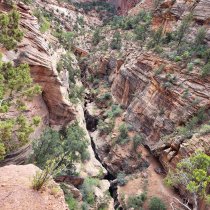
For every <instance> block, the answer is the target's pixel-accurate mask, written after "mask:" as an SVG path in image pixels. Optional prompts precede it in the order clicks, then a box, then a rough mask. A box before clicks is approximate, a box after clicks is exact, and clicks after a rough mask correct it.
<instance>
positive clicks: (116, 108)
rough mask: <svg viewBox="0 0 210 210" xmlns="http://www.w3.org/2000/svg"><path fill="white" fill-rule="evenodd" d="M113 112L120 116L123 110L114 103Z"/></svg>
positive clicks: (115, 115)
mask: <svg viewBox="0 0 210 210" xmlns="http://www.w3.org/2000/svg"><path fill="white" fill-rule="evenodd" d="M112 113H113V116H114V117H117V116H120V114H121V113H122V110H121V109H120V108H119V107H118V106H117V105H112Z"/></svg>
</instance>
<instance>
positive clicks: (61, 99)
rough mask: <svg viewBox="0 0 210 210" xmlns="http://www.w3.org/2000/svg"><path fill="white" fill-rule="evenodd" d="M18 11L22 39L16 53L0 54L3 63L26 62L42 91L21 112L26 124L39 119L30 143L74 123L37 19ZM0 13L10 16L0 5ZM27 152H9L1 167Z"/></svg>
mask: <svg viewBox="0 0 210 210" xmlns="http://www.w3.org/2000/svg"><path fill="white" fill-rule="evenodd" d="M18 11H19V13H20V14H21V20H20V28H21V29H23V30H25V37H24V39H23V40H22V42H21V43H18V47H17V49H18V51H17V52H15V51H14V50H12V51H5V50H4V49H1V53H3V61H12V62H13V63H14V64H15V65H16V64H20V63H24V62H28V64H29V66H30V69H31V77H32V78H34V83H38V84H39V85H40V86H41V87H42V91H43V92H42V94H41V95H40V96H38V97H36V98H35V99H34V101H33V102H31V103H27V104H26V105H27V111H25V112H23V113H24V114H25V116H26V117H27V120H28V121H30V120H31V118H32V117H34V116H40V117H41V118H42V122H41V125H40V127H39V128H37V129H36V131H35V132H34V133H33V134H32V135H31V138H32V139H33V138H37V137H39V135H40V133H41V131H42V129H43V128H44V127H46V126H49V125H51V126H54V125H56V126H57V127H61V126H62V125H64V124H66V123H68V122H70V121H71V120H73V119H75V109H74V108H73V106H72V105H71V103H70V102H69V101H68V100H67V99H66V98H65V94H64V93H65V92H66V91H65V89H67V87H64V86H65V85H64V84H63V82H62V81H61V80H60V78H59V77H58V73H57V70H56V66H55V64H53V62H52V60H51V57H50V53H49V48H48V44H47V43H46V41H45V40H44V38H43V36H42V34H41V33H40V31H39V26H38V23H37V20H36V18H35V17H33V16H31V15H30V13H31V12H30V10H29V7H27V6H25V5H24V4H22V3H19V4H18ZM0 12H4V13H7V12H9V9H7V8H6V7H5V5H4V3H0ZM19 114H20V113H19V112H17V111H15V112H13V110H12V112H10V113H8V116H9V117H11V116H12V117H16V116H18V115H19ZM29 151H30V145H26V146H25V147H23V148H20V149H18V150H15V151H12V152H11V154H8V155H7V156H6V158H5V160H4V161H2V162H1V166H2V165H5V164H8V163H10V164H20V163H22V162H23V161H24V159H25V157H26V156H27V155H28V152H29ZM7 157H8V158H7Z"/></svg>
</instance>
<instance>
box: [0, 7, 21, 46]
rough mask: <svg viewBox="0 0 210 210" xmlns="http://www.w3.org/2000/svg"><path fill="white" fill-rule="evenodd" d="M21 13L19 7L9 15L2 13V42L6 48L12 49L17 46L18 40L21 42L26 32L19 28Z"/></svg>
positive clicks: (0, 19) (0, 38) (0, 29)
mask: <svg viewBox="0 0 210 210" xmlns="http://www.w3.org/2000/svg"><path fill="white" fill-rule="evenodd" d="M19 20H20V14H19V13H18V12H17V8H16V7H14V9H13V10H12V12H10V13H9V14H8V15H5V14H3V13H2V14H1V15H0V43H1V44H2V45H3V46H2V47H3V48H6V50H12V49H15V48H16V47H17V42H20V41H21V40H22V39H23V37H24V32H23V31H20V30H19V29H18V28H19Z"/></svg>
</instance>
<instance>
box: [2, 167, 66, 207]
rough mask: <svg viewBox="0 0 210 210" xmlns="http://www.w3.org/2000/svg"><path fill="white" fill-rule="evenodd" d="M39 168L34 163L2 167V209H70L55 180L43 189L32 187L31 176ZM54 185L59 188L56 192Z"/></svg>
mask: <svg viewBox="0 0 210 210" xmlns="http://www.w3.org/2000/svg"><path fill="white" fill-rule="evenodd" d="M38 170H40V169H39V168H38V167H36V166H34V165H32V164H29V165H21V166H16V165H9V166H4V167H1V168H0V209H2V210H10V209H17V210H19V209H22V210H28V209H31V210H37V209H46V210H58V209H59V210H68V207H67V205H66V203H65V198H64V194H63V191H62V190H61V189H60V187H59V185H57V184H56V183H55V182H54V181H53V180H50V182H49V183H48V186H47V187H44V188H43V190H42V191H36V190H33V189H31V187H30V185H31V181H30V180H29V177H32V176H33V175H35V173H36V171H38ZM53 186H57V188H58V192H56V193H55V194H53V191H52V189H53Z"/></svg>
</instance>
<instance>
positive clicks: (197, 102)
mask: <svg viewBox="0 0 210 210" xmlns="http://www.w3.org/2000/svg"><path fill="white" fill-rule="evenodd" d="M199 103H200V101H199V100H198V98H196V99H195V100H194V101H193V105H194V106H197V105H198V104H199Z"/></svg>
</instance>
